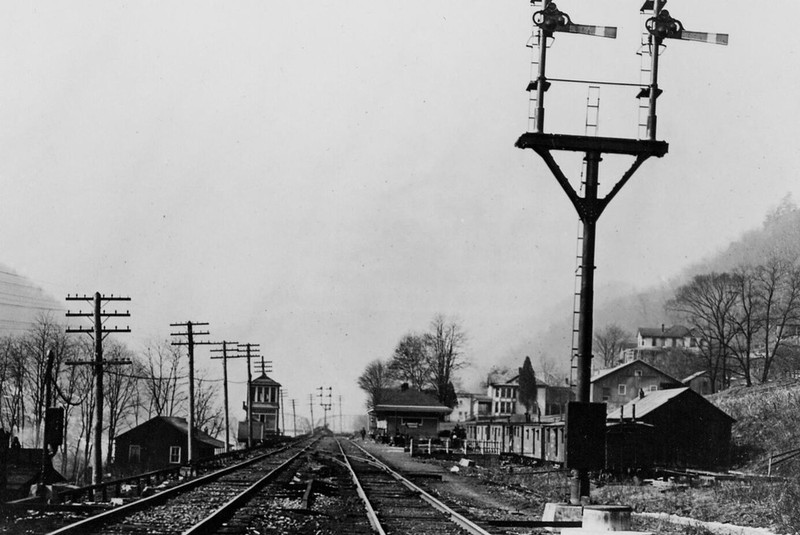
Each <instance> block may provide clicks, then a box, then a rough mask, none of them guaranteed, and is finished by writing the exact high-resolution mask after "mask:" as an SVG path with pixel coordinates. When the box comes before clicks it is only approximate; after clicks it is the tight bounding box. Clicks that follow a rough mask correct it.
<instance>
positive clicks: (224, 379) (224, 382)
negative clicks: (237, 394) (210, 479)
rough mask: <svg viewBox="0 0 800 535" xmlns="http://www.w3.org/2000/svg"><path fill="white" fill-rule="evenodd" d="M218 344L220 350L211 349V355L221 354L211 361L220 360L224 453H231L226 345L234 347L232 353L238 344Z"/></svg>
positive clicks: (225, 342)
mask: <svg viewBox="0 0 800 535" xmlns="http://www.w3.org/2000/svg"><path fill="white" fill-rule="evenodd" d="M218 344H220V345H222V348H221V349H212V350H211V352H212V353H222V356H221V357H211V358H212V359H222V392H223V394H224V395H223V397H224V399H225V401H224V403H225V452H226V453H227V452H229V451H231V437H230V434H231V424H230V421H229V420H228V412H229V411H228V345H229V344H232V345H234V346H236V347H235V348H234V351H238V342H228V341H226V340H223V341H222V342H218Z"/></svg>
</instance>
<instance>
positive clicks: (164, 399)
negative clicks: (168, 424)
mask: <svg viewBox="0 0 800 535" xmlns="http://www.w3.org/2000/svg"><path fill="white" fill-rule="evenodd" d="M137 368H138V370H137V373H136V374H137V375H140V376H142V377H143V379H141V388H142V393H141V397H140V403H141V405H142V408H144V409H145V412H146V414H147V419H150V418H152V417H154V416H175V414H177V413H178V412H179V411H180V410H181V409H183V408H184V405H185V402H186V401H187V400H186V395H185V394H184V393H183V392H182V391H181V390H180V389H179V388H178V380H179V379H182V378H184V376H185V374H186V372H185V370H184V366H183V359H182V358H181V354H180V351H179V350H178V348H177V347H175V346H173V345H171V343H170V342H169V341H162V342H156V343H150V344H149V345H148V346H147V347H146V348H145V353H144V358H143V359H142V362H141V367H137Z"/></svg>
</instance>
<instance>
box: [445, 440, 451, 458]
mask: <svg viewBox="0 0 800 535" xmlns="http://www.w3.org/2000/svg"><path fill="white" fill-rule="evenodd" d="M444 452H445V453H446V454H448V455H450V439H449V438H447V439H445V441H444Z"/></svg>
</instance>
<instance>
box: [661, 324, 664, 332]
mask: <svg viewBox="0 0 800 535" xmlns="http://www.w3.org/2000/svg"><path fill="white" fill-rule="evenodd" d="M661 332H662V333H663V332H664V324H663V323H662V324H661Z"/></svg>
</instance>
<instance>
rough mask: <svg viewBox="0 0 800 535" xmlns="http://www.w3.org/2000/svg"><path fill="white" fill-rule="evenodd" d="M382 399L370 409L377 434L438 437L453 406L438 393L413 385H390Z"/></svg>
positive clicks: (373, 432) (381, 395) (374, 431)
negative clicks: (446, 403)
mask: <svg viewBox="0 0 800 535" xmlns="http://www.w3.org/2000/svg"><path fill="white" fill-rule="evenodd" d="M379 399H380V403H378V404H377V405H375V407H373V408H372V409H371V410H370V411H369V415H370V421H371V422H374V424H375V428H374V429H370V433H372V434H375V435H388V436H395V435H407V436H408V437H410V438H435V437H436V435H437V434H438V433H439V428H440V425H441V423H442V422H444V420H445V416H447V415H448V414H450V413H451V412H452V411H453V409H451V408H450V407H446V406H444V405H442V404H441V403H439V400H437V399H436V396H434V395H432V394H428V393H426V392H420V391H419V390H414V389H413V388H409V387H408V384H406V383H403V385H401V386H400V387H399V388H386V389H383V390H381V392H380V396H379Z"/></svg>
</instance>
